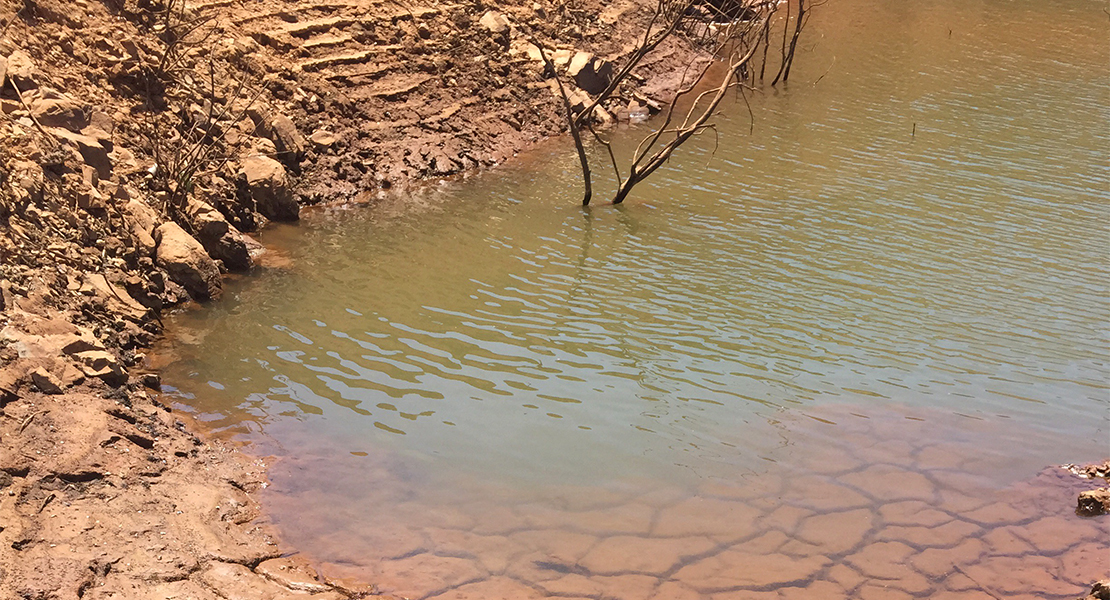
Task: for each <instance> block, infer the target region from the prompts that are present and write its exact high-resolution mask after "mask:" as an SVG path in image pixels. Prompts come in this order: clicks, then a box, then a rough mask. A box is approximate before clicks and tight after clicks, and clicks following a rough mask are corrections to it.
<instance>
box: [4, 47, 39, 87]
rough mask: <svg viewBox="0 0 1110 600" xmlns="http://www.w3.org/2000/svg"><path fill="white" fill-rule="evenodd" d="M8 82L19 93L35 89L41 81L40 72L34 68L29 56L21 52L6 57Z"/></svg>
mask: <svg viewBox="0 0 1110 600" xmlns="http://www.w3.org/2000/svg"><path fill="white" fill-rule="evenodd" d="M7 63H8V69H7V71H8V72H7V78H8V81H9V82H11V83H12V84H13V85H15V86H17V87H18V88H19V91H20V92H26V91H27V90H32V89H35V88H37V87H38V86H39V81H40V80H41V79H42V72H41V71H39V70H38V68H37V67H35V63H34V61H33V60H31V56H30V55H29V54H27V53H26V52H24V51H22V50H16V51H14V52H12V53H11V54H10V55H8V60H7Z"/></svg>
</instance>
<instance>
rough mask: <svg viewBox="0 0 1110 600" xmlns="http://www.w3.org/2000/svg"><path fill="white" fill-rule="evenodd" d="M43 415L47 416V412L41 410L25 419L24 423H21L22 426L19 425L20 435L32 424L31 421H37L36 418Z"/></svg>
mask: <svg viewBox="0 0 1110 600" xmlns="http://www.w3.org/2000/svg"><path fill="white" fill-rule="evenodd" d="M43 414H46V411H45V410H40V411H38V412H33V413H31V414H29V415H27V418H26V419H23V422H22V423H20V425H19V433H20V434H22V433H23V430H24V429H27V426H28V425H30V424H31V421H34V420H35V417H37V416H39V415H43Z"/></svg>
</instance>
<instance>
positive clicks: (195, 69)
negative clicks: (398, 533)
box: [0, 0, 708, 598]
mask: <svg viewBox="0 0 1110 600" xmlns="http://www.w3.org/2000/svg"><path fill="white" fill-rule="evenodd" d="M652 6H653V4H652V3H650V2H643V1H640V0H635V1H623V2H617V3H601V2H577V3H573V4H565V3H553V2H548V1H538V2H532V1H530V0H529V1H515V0H506V1H501V2H494V3H480V2H469V3H467V2H464V3H461V4H444V3H439V2H429V3H424V4H419V5H409V4H400V3H391V2H383V1H378V0H341V1H339V2H336V1H334V0H265V1H261V2H260V1H248V0H215V1H212V0H204V1H201V2H188V3H186V2H183V1H182V0H72V1H70V0H20V1H18V2H17V1H12V0H8V1H4V2H2V3H0V19H3V21H2V23H0V85H2V87H0V112H2V115H0V257H2V264H0V310H2V313H0V596H3V597H5V598H6V597H18V598H75V597H80V598H155V597H158V598H161V597H167V598H169V597H176V598H231V597H235V598H278V597H280V598H285V597H313V598H350V597H369V596H372V594H373V591H374V590H373V589H372V588H371V587H355V588H351V587H346V586H339V585H336V584H333V583H330V582H327V581H325V580H323V578H321V577H320V576H319V575H318V574H317V573H316V572H315V571H313V570H312V568H311V566H310V565H309V564H308V563H307V562H305V561H302V560H299V559H297V558H295V557H292V558H291V554H290V553H291V550H290V549H288V548H283V547H281V545H280V542H279V541H278V540H277V539H276V538H275V536H274V533H273V531H272V530H270V529H269V528H268V527H267V525H266V523H265V519H264V518H260V515H259V511H258V507H257V504H256V503H255V502H254V500H253V499H252V497H251V493H252V492H253V491H255V490H257V489H258V488H259V487H260V486H263V485H265V465H264V464H263V463H262V462H261V461H258V460H256V459H253V458H250V457H248V456H246V455H245V454H243V453H241V452H240V451H239V450H237V449H235V448H231V447H228V446H226V445H223V444H220V443H218V442H216V441H214V440H208V441H206V440H204V439H203V438H201V437H198V435H197V433H195V432H197V431H199V429H198V428H197V427H195V426H194V424H192V423H188V422H187V419H186V418H185V417H183V416H181V415H177V414H175V413H174V412H172V411H171V410H170V409H169V408H168V407H166V406H164V405H162V404H160V403H159V402H158V400H157V395H156V391H157V390H158V388H159V379H158V375H157V373H149V372H143V359H144V354H143V352H144V349H145V348H147V347H148V346H149V345H150V344H151V343H152V342H153V340H154V339H155V338H156V336H158V335H159V334H160V333H161V330H162V327H161V320H160V315H161V314H163V313H164V312H165V311H167V310H170V309H172V308H173V307H175V306H179V305H181V304H183V303H186V302H190V301H200V302H204V301H210V300H213V299H216V298H219V296H220V294H221V292H222V287H223V279H224V277H225V276H226V275H227V274H228V273H236V272H249V271H250V270H252V269H253V268H255V266H256V263H257V261H258V257H259V255H260V254H261V253H263V252H264V246H263V244H261V243H259V242H258V241H256V239H255V238H259V239H262V236H263V235H264V234H263V233H262V232H263V228H264V226H265V224H266V223H267V222H269V221H295V220H297V219H298V217H299V212H300V209H301V208H302V207H304V206H307V205H313V204H320V203H331V204H336V203H356V204H367V203H372V202H373V201H374V199H375V198H376V197H377V196H378V195H379V194H381V193H382V192H384V191H385V190H394V192H395V191H396V190H397V189H398V188H404V187H406V186H410V185H418V184H419V183H420V182H421V181H424V180H427V179H431V178H440V177H445V176H451V175H455V174H459V173H463V172H470V171H474V170H477V169H483V168H489V167H493V166H496V165H498V164H500V163H502V162H505V161H506V160H509V159H511V158H512V157H513V156H514V155H515V154H516V153H517V152H519V151H521V150H523V149H525V148H527V147H528V146H529V145H531V144H533V143H535V142H536V141H538V140H541V139H543V138H545V137H547V136H550V135H553V134H557V133H559V132H560V131H561V130H562V129H563V125H564V123H563V117H562V113H561V104H560V103H559V102H557V101H556V98H557V97H556V96H555V94H554V88H553V87H552V86H553V80H552V75H553V73H550V72H545V69H544V65H543V61H542V60H541V57H540V55H539V52H538V51H537V50H536V47H535V46H533V45H532V44H531V43H530V41H532V40H534V41H537V42H539V43H540V44H541V45H542V46H544V50H545V52H546V53H547V55H548V56H549V57H551V58H552V59H553V61H554V64H555V65H556V67H557V68H558V69H559V70H560V71H562V74H563V75H564V76H565V78H566V80H567V81H568V82H573V83H571V84H570V94H571V96H572V99H577V101H579V102H585V101H588V99H589V94H590V93H591V92H593V93H596V92H597V91H600V90H599V89H598V86H599V85H602V82H603V81H605V80H604V77H605V76H606V73H607V72H608V70H610V69H611V65H612V63H613V61H617V60H619V59H620V58H621V57H622V56H623V55H624V54H626V53H628V52H629V51H630V50H631V49H632V48H633V47H634V39H635V36H636V35H638V34H639V32H640V31H641V28H642V27H643V25H644V23H645V22H646V19H648V18H650V16H651V7H652ZM696 60H708V59H707V57H705V56H704V55H702V54H701V53H699V51H698V50H697V49H696V48H695V47H694V46H693V45H692V44H690V43H687V42H686V41H685V40H683V39H681V38H674V39H672V40H669V41H668V42H667V43H666V44H664V45H663V46H662V47H661V48H660V49H659V50H658V51H657V52H656V53H655V55H654V56H653V57H652V58H651V59H649V60H646V61H645V62H644V63H643V66H642V67H641V68H639V69H638V70H637V71H636V72H635V74H634V77H633V80H632V83H631V84H630V86H631V87H628V88H626V89H622V90H620V91H619V93H618V94H616V95H615V97H614V99H613V100H612V101H611V102H609V103H608V104H607V105H606V106H605V107H601V108H599V109H598V110H597V111H596V112H595V117H596V119H598V121H599V122H601V123H602V124H613V123H616V122H618V121H619V120H622V119H623V120H628V119H634V118H639V117H643V116H646V115H647V114H648V113H650V111H651V110H653V109H652V107H653V106H657V103H659V102H665V101H666V100H667V99H668V94H670V93H672V92H671V90H674V89H675V88H676V86H677V85H678V84H679V83H681V81H682V75H681V73H682V71H681V69H682V68H683V67H686V66H688V65H689V64H690V63H691V62H692V61H696Z"/></svg>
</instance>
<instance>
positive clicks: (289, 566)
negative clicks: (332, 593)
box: [254, 557, 331, 594]
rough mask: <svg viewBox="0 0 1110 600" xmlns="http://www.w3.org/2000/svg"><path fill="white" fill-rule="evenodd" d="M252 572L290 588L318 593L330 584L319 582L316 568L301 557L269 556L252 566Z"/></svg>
mask: <svg viewBox="0 0 1110 600" xmlns="http://www.w3.org/2000/svg"><path fill="white" fill-rule="evenodd" d="M254 572H255V573H258V574H259V575H262V576H263V577H265V578H267V579H269V580H271V581H274V582H276V583H278V584H279V585H283V586H285V587H287V588H289V589H291V590H297V591H300V592H308V593H311V594H319V593H323V592H327V591H329V590H330V589H331V586H329V585H327V584H326V583H321V582H320V576H319V574H318V573H316V569H313V568H312V565H310V564H309V563H308V562H306V561H304V560H303V559H298V558H292V557H284V558H271V559H270V560H267V561H264V562H263V563H261V564H259V565H258V566H257V567H255V568H254Z"/></svg>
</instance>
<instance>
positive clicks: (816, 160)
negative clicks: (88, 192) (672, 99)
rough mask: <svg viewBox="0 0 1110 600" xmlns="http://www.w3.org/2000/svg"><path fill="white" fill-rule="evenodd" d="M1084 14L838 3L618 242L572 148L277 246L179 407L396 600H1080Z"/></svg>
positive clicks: (631, 206)
mask: <svg viewBox="0 0 1110 600" xmlns="http://www.w3.org/2000/svg"><path fill="white" fill-rule="evenodd" d="M1099 11H1100V6H1099V5H1098V3H1092V2H1085V1H1080V0H1069V1H1065V2H1060V3H1054V5H1053V6H1047V5H1044V3H1038V2H1033V1H1031V0H1030V1H1018V2H1000V1H989V0H988V1H984V2H978V3H973V4H968V3H956V2H939V3H931V4H930V5H929V6H918V5H915V4H909V3H896V2H890V1H889V0H842V1H839V2H838V3H836V5H835V6H831V5H830V6H828V7H825V8H823V9H822V12H821V14H820V19H815V20H814V21H813V25H814V27H813V29H812V30H811V32H810V33H809V34H808V35H809V45H808V46H807V47H806V48H805V52H806V54H805V60H804V61H803V62H800V63H799V64H798V66H797V67H796V69H797V70H796V72H795V74H794V78H795V80H794V82H793V83H792V87H791V88H790V89H782V90H774V91H768V92H767V93H765V94H762V95H758V96H756V97H755V98H753V99H752V102H753V110H754V112H755V114H756V115H757V120H756V122H755V126H754V132H753V133H751V134H750V135H749V134H748V127H749V123H748V122H747V121H746V117H743V118H742V116H743V114H746V111H741V113H743V114H742V115H741V116H738V117H737V118H736V119H734V120H731V121H730V120H727V119H726V120H725V122H723V123H722V126H721V128H722V138H721V139H722V144H721V146H720V147H717V148H714V147H713V143H712V140H705V141H704V143H703V145H702V146H701V147H694V148H690V149H689V151H687V152H684V153H683V154H682V156H681V157H680V158H679V160H678V161H677V164H676V165H674V166H673V167H672V168H670V169H667V170H661V171H660V172H659V173H658V175H657V177H656V179H654V180H652V181H649V182H647V183H645V184H644V185H643V187H642V188H641V189H640V190H639V193H638V195H637V196H636V197H635V198H633V199H631V200H630V201H629V203H627V204H626V205H624V206H623V207H621V208H619V209H615V208H612V207H595V208H593V209H590V210H587V211H583V210H582V209H580V208H579V207H577V206H576V205H575V204H576V203H575V201H574V198H575V197H576V194H577V187H576V186H577V182H576V178H575V175H574V159H573V156H570V155H568V153H566V152H565V148H564V147H563V146H558V147H557V148H553V149H550V150H549V151H541V152H538V153H535V154H533V155H532V156H531V157H530V158H531V159H532V160H534V161H535V162H534V163H533V164H524V163H523V162H522V163H521V164H519V165H517V166H516V167H513V168H505V169H500V170H498V171H497V172H494V173H489V174H486V175H484V176H481V177H478V178H476V179H475V180H473V181H470V182H467V183H465V184H444V185H442V186H438V187H436V188H435V189H432V190H427V191H425V192H422V193H420V194H419V195H418V196H417V197H416V198H413V199H412V204H414V205H419V208H416V209H414V210H413V211H411V212H402V213H400V214H390V213H389V212H388V211H384V210H383V211H379V212H372V213H370V214H366V213H359V212H354V213H352V212H325V213H319V214H316V215H314V216H312V217H311V218H309V219H307V220H306V222H305V223H303V224H302V225H301V226H299V227H278V228H274V229H270V230H267V232H266V233H265V238H266V241H267V242H268V243H269V244H272V245H274V246H277V247H281V248H284V249H285V251H286V252H288V253H289V254H290V256H291V258H292V260H291V261H290V263H289V264H288V266H286V267H284V268H281V269H271V270H269V271H267V272H265V273H263V274H262V275H261V276H260V277H258V278H254V279H253V280H251V281H247V282H243V283H242V284H241V285H239V286H237V287H233V288H232V290H231V292H230V293H229V294H228V297H227V298H226V299H225V300H224V301H221V302H220V303H219V304H217V305H214V306H212V307H208V308H206V309H205V310H204V311H196V312H191V313H189V314H185V315H181V316H180V317H179V318H177V319H176V320H175V323H174V325H173V329H174V332H175V334H174V339H173V340H171V341H170V343H169V344H168V347H167V348H166V351H165V352H164V353H163V354H162V357H161V358H162V360H169V361H171V364H169V365H168V367H167V374H166V381H167V382H168V383H170V384H172V385H175V386H176V387H178V388H179V389H180V390H181V393H182V394H183V396H184V398H187V400H186V399H184V398H183V399H182V401H181V402H182V405H183V406H187V407H188V408H189V409H190V410H193V411H195V412H196V413H197V414H198V416H199V417H200V418H202V419H204V420H206V421H208V422H209V423H210V424H211V426H212V427H214V428H215V429H217V430H222V431H224V432H226V433H227V434H229V435H230V434H241V435H243V436H244V437H245V438H246V439H249V440H251V441H252V442H253V443H255V444H257V445H258V446H259V448H260V449H261V451H263V452H267V453H273V454H275V455H277V456H280V457H283V459H282V461H280V462H279V463H278V465H277V466H276V467H275V468H274V473H273V476H274V479H275V485H274V486H273V490H274V491H273V492H272V493H271V494H270V495H269V497H268V498H267V499H266V501H267V502H268V503H269V504H270V505H271V507H272V508H273V509H274V514H275V519H276V520H277V521H279V522H280V524H281V526H282V528H283V531H284V533H285V535H286V537H287V538H289V541H290V542H292V543H293V545H294V546H296V547H298V548H301V549H304V550H306V551H307V552H309V553H310V554H313V555H316V556H319V557H321V558H323V559H325V560H327V561H328V562H329V563H330V564H331V567H329V568H332V569H334V570H335V571H334V572H337V573H338V572H342V573H344V574H347V575H350V576H352V577H355V578H360V579H368V578H370V579H373V580H376V581H380V582H381V583H382V585H383V589H396V590H398V591H399V592H403V593H405V594H408V595H412V596H414V597H430V596H432V595H436V594H441V593H442V594H447V596H444V597H459V598H461V597H481V598H495V597H511V598H520V597H529V594H531V595H539V596H543V595H562V596H568V597H574V596H577V597H593V598H597V597H603V596H604V597H622V598H650V597H661V598H662V597H667V598H681V597H699V598H705V597H714V594H721V596H720V597H728V598H762V597H779V596H778V594H780V593H781V594H782V595H783V596H785V597H792V598H793V597H830V598H832V597H837V596H836V594H842V595H846V596H847V597H861V598H871V597H888V598H901V597H944V594H946V593H950V594H954V595H950V597H968V598H976V597H983V596H981V595H980V596H976V595H975V594H973V593H971V592H970V591H969V590H972V589H980V590H987V592H986V593H988V594H989V593H994V594H996V597H1017V595H1019V594H1022V593H1025V594H1031V595H1033V596H1037V597H1045V598H1052V597H1068V596H1069V595H1071V596H1074V595H1076V594H1078V592H1079V590H1080V585H1081V584H1082V583H1084V582H1085V579H1092V578H1094V577H1096V576H1097V574H1098V573H1096V572H1095V571H1098V572H1100V573H1102V574H1103V575H1105V574H1106V571H1107V566H1106V564H1105V562H1106V555H1107V553H1106V552H1095V551H1094V550H1092V549H1091V544H1095V543H1096V542H1100V543H1102V544H1103V546H1102V548H1103V549H1105V539H1107V538H1106V536H1105V535H1102V536H1101V537H1100V536H1098V535H1096V534H1098V533H1099V532H1098V531H1097V527H1098V525H1097V524H1096V523H1094V522H1090V521H1081V520H1078V518H1076V517H1074V516H1069V515H1068V513H1067V505H1068V504H1070V500H1069V501H1067V502H1065V503H1064V505H1062V506H1063V508H1061V509H1051V508H1049V507H1048V505H1047V504H1045V500H1044V498H1045V497H1047V495H1050V494H1049V492H1047V491H1045V490H1048V489H1049V488H1051V487H1052V486H1049V485H1047V484H1045V480H1046V478H1048V479H1051V478H1050V477H1048V476H1041V477H1039V478H1037V479H1031V478H1033V476H1034V475H1035V474H1036V473H1037V472H1038V471H1040V469H1041V467H1043V466H1044V465H1045V464H1051V463H1058V462H1071V461H1075V460H1079V459H1082V458H1092V459H1093V458H1100V456H1099V455H1101V454H1104V453H1105V452H1106V451H1107V443H1106V442H1107V433H1106V431H1107V429H1106V427H1107V421H1108V406H1110V386H1108V383H1107V366H1106V362H1107V357H1108V345H1110V325H1108V324H1110V306H1108V304H1107V281H1108V276H1110V261H1108V260H1107V248H1110V237H1108V234H1107V229H1106V225H1105V223H1106V222H1107V217H1108V216H1110V215H1108V212H1110V210H1108V206H1110V204H1108V203H1107V197H1108V193H1107V192H1108V188H1110V169H1108V166H1107V162H1106V156H1107V151H1108V150H1110V140H1108V136H1110V128H1108V127H1107V123H1108V111H1110V93H1108V92H1110V87H1108V86H1107V83H1106V82H1107V67H1106V65H1107V62H1106V60H1105V58H1106V56H1105V47H1104V46H1105V24H1106V21H1105V16H1104V15H1102V14H1101V13H1100V12H1099ZM1003 25H1004V26H1003ZM826 72H827V73H826ZM819 78H820V82H819V83H818V84H816V85H812V84H811V83H810V82H814V81H816V80H818V79H819ZM647 126H650V123H649V124H647V125H644V126H643V127H647ZM643 131H644V129H642V128H641V129H640V130H625V131H622V132H618V133H616V134H615V137H616V138H617V139H618V141H619V142H620V143H618V146H629V145H630V144H631V143H632V142H631V140H635V139H636V137H637V135H639V134H642V133H643ZM556 145H557V144H556ZM834 423H835V425H834ZM814 458H817V459H820V460H818V461H816V463H815V462H814V460H813V459H814ZM1023 480H1025V481H1027V483H1024V484H1019V483H1015V482H1018V481H1023ZM1028 481H1031V483H1030V482H1028ZM1056 489H1059V486H1056ZM1015 490H1017V491H1015ZM1038 494H1040V496H1038ZM1064 496H1065V497H1066V496H1067V494H1066V493H1064ZM1053 501H1055V500H1053ZM996 502H998V503H1000V504H998V505H995V508H990V509H985V508H984V507H986V506H990V505H994V503H996ZM1054 511H1055V512H1054ZM988 513H989V514H988ZM991 515H993V516H991ZM1042 517H1044V518H1051V519H1054V520H1049V521H1043V519H1042ZM1103 527H1104V526H1103ZM1103 533H1104V532H1103ZM1092 554H1094V558H1090V556H1091V555H1092ZM1100 561H1101V562H1100ZM739 565H747V566H745V567H743V568H741V567H740V566H739ZM1019 567H1020V569H1021V570H1022V572H1023V573H1024V572H1028V573H1032V574H1030V575H1028V576H1027V577H1025V576H1023V577H1025V578H1024V579H1023V578H1022V577H1016V576H1013V575H1012V573H1010V574H1009V575H1010V578H1009V579H1005V580H1003V579H1000V578H1001V577H1002V576H1001V575H1000V573H1002V572H1004V571H1013V570H1014V569H1018V568H1019ZM1038 569H1040V570H1038ZM1075 569H1079V570H1080V571H1083V573H1086V574H1082V573H1077V572H1076V571H1075ZM1100 569H1101V571H1099V570H1100ZM1038 573H1039V574H1038ZM1046 573H1047V575H1046ZM1050 575H1051V577H1050ZM969 581H970V582H972V583H969ZM813 586H817V587H813ZM830 586H831V587H830ZM1022 586H1024V587H1022ZM799 588H807V589H808V592H805V593H803V592H802V591H801V590H800V589H799ZM810 588H812V589H810ZM1018 588H1020V589H1018ZM791 590H793V591H791ZM883 590H885V591H883ZM990 590H994V591H990ZM606 594H607V595H606ZM683 594H685V595H686V596H683ZM761 594H762V595H761ZM806 594H809V595H808V596H807V595H806ZM988 597H989V596H988Z"/></svg>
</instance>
